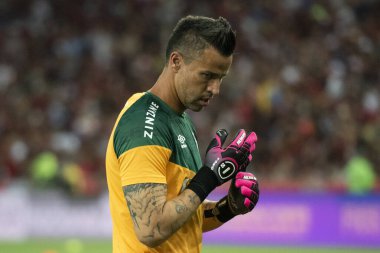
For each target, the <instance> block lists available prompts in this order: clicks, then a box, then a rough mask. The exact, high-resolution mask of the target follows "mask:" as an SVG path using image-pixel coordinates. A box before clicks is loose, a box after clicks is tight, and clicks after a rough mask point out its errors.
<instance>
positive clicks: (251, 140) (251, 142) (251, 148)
mask: <svg viewBox="0 0 380 253" xmlns="http://www.w3.org/2000/svg"><path fill="white" fill-rule="evenodd" d="M256 141H257V135H256V133H255V132H251V133H249V135H248V136H247V138H246V139H245V141H244V143H246V144H248V145H249V153H252V152H253V151H254V150H255V149H256V144H255V142H256Z"/></svg>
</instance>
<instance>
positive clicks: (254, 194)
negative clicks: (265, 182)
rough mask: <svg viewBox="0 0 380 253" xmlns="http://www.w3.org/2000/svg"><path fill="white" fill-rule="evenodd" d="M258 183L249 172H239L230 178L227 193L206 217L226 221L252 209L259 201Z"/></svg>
mask: <svg viewBox="0 0 380 253" xmlns="http://www.w3.org/2000/svg"><path fill="white" fill-rule="evenodd" d="M259 194H260V191H259V184H258V182H257V179H256V177H255V176H254V175H253V174H252V173H249V172H239V173H238V174H237V175H236V177H235V178H234V179H233V180H232V182H231V186H230V189H229V191H228V195H227V196H225V197H224V198H222V199H221V200H220V201H219V202H218V203H217V204H216V206H215V208H214V209H213V210H212V211H211V213H209V214H205V215H206V217H207V216H208V217H210V216H216V217H217V218H218V220H219V221H221V222H223V223H224V222H227V221H228V220H230V219H232V218H233V217H235V216H236V215H239V214H246V213H248V212H250V211H252V210H253V208H254V207H255V206H256V204H257V202H258V201H259Z"/></svg>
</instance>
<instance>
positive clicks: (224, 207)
mask: <svg viewBox="0 0 380 253" xmlns="http://www.w3.org/2000/svg"><path fill="white" fill-rule="evenodd" d="M212 213H213V214H214V216H216V218H217V219H218V220H219V221H220V222H222V223H225V222H227V221H229V220H231V219H232V218H233V217H235V216H236V214H234V213H232V211H231V209H230V206H229V203H228V197H227V196H225V197H224V198H222V199H221V200H219V201H218V203H216V205H215V207H214V209H213V210H212Z"/></svg>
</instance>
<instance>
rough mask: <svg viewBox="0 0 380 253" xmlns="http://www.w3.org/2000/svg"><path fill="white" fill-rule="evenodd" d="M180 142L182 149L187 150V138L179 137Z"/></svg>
mask: <svg viewBox="0 0 380 253" xmlns="http://www.w3.org/2000/svg"><path fill="white" fill-rule="evenodd" d="M178 141H179V142H180V143H181V148H187V145H186V143H185V141H186V138H185V136H183V135H178Z"/></svg>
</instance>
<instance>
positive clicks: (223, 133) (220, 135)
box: [206, 129, 228, 153]
mask: <svg viewBox="0 0 380 253" xmlns="http://www.w3.org/2000/svg"><path fill="white" fill-rule="evenodd" d="M227 136H228V132H227V130H225V129H219V130H218V131H216V133H215V137H214V139H212V140H211V142H210V144H209V145H208V147H207V149H206V153H207V152H208V151H209V150H210V149H212V148H215V147H222V145H223V143H224V142H225V141H226V139H227Z"/></svg>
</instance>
